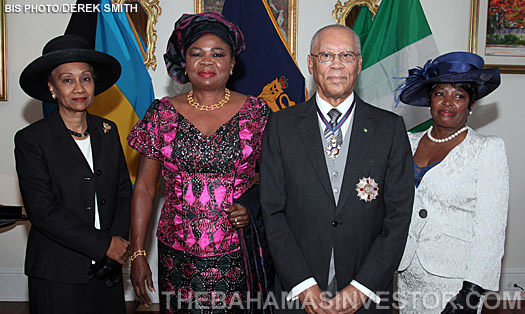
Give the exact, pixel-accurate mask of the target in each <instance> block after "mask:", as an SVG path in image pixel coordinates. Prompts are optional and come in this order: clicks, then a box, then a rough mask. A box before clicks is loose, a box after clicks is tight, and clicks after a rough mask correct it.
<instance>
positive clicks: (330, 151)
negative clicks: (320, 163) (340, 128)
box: [326, 135, 341, 160]
mask: <svg viewBox="0 0 525 314" xmlns="http://www.w3.org/2000/svg"><path fill="white" fill-rule="evenodd" d="M340 149H341V145H338V144H337V138H336V137H335V135H334V136H333V137H332V139H331V140H330V144H328V146H327V147H326V154H327V155H328V158H330V159H332V160H335V159H336V158H337V155H338V154H339V150H340Z"/></svg>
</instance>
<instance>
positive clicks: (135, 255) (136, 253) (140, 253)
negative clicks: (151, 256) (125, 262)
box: [129, 250, 146, 264]
mask: <svg viewBox="0 0 525 314" xmlns="http://www.w3.org/2000/svg"><path fill="white" fill-rule="evenodd" d="M141 255H144V257H146V250H138V251H135V253H133V255H131V256H130V257H129V263H130V264H131V263H132V262H133V261H134V260H135V259H136V258H137V257H139V256H141Z"/></svg>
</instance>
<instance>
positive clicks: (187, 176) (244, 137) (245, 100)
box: [128, 12, 271, 313]
mask: <svg viewBox="0 0 525 314" xmlns="http://www.w3.org/2000/svg"><path fill="white" fill-rule="evenodd" d="M243 49H244V38H243V35H242V33H241V31H240V30H239V29H238V28H237V26H236V25H234V24H233V23H231V22H230V21H227V20H225V19H224V17H223V16H222V15H220V14H217V13H214V12H203V13H201V14H184V15H183V16H182V17H181V18H180V19H179V20H178V21H177V22H176V23H175V29H174V31H173V34H172V35H171V37H170V40H169V43H168V49H167V52H166V54H165V55H164V59H165V61H166V65H167V69H168V74H169V75H170V76H171V77H172V78H173V79H175V80H177V81H178V82H180V83H183V84H184V83H187V82H191V84H192V90H191V91H190V92H189V93H185V94H182V95H178V96H175V97H164V98H162V99H160V100H155V101H154V102H153V104H152V105H151V106H150V107H149V109H148V111H147V112H146V114H145V116H144V118H143V119H142V120H141V121H139V122H138V123H137V124H136V125H135V127H134V129H133V130H132V131H131V133H130V134H129V136H128V143H129V145H130V146H131V147H132V148H134V149H135V150H137V151H139V152H140V153H141V157H140V163H139V170H138V176H137V181H136V184H135V188H134V191H133V199H132V206H131V239H130V240H131V248H132V249H131V252H133V255H131V257H130V261H131V281H132V283H133V286H134V288H135V292H136V293H137V296H138V297H139V299H140V301H141V302H143V303H146V304H149V303H150V302H151V301H150V298H149V296H148V294H147V291H146V288H149V290H150V291H152V292H153V284H152V279H151V270H150V268H149V265H148V262H147V260H146V256H145V255H146V251H145V248H144V245H145V238H146V234H147V229H148V225H149V222H150V219H151V215H152V210H153V201H154V197H155V193H156V186H157V180H158V177H159V174H160V171H161V170H162V176H163V177H164V179H165V181H166V200H165V202H164V205H163V208H162V212H161V215H160V220H159V223H158V228H157V238H158V240H159V241H158V250H159V290H160V291H159V295H160V299H161V300H160V306H161V312H162V313H164V312H166V313H171V312H172V311H173V312H176V311H177V310H182V311H185V312H186V311H188V312H192V313H193V312H195V313H201V312H202V311H206V309H207V310H208V312H209V311H211V309H212V308H214V309H215V311H214V313H215V312H218V313H220V312H227V313H232V312H235V311H239V312H245V310H246V295H247V290H248V288H251V289H253V290H252V292H253V291H256V290H260V289H262V288H261V287H263V286H264V284H261V285H258V284H250V285H249V287H248V284H247V282H250V281H251V279H253V278H254V277H255V276H256V275H255V274H250V271H249V270H248V269H246V267H245V266H247V265H249V261H248V260H247V256H246V255H245V254H243V253H244V252H246V250H243V249H245V248H244V246H243V245H241V243H245V242H243V241H244V240H246V238H248V237H247V235H246V233H245V232H252V233H251V234H252V235H256V234H254V233H255V232H257V229H256V228H255V227H254V225H253V224H254V223H255V220H256V218H257V214H256V213H254V214H253V215H252V214H250V215H249V214H248V211H247V209H246V207H249V206H246V207H245V206H241V205H240V204H234V205H232V204H233V202H234V200H236V199H238V198H239V197H240V196H241V195H243V194H245V192H246V191H248V190H249V189H250V188H251V187H252V186H253V178H254V175H255V164H256V161H257V160H258V158H259V153H260V144H261V138H262V134H263V130H264V127H265V125H266V121H267V118H268V115H269V108H268V106H267V104H266V103H265V101H264V100H262V99H257V98H255V97H253V96H247V95H242V94H239V93H236V92H234V91H230V90H228V89H227V88H226V83H227V82H228V79H229V77H230V75H231V74H232V71H233V68H234V66H235V55H237V54H239V53H240V52H241V51H242V50H243ZM250 191H253V190H250ZM255 198H256V199H257V202H258V193H257V195H256V196H255ZM236 202H238V201H237V200H236ZM243 205H245V204H243ZM257 209H258V207H257ZM254 217H255V218H254ZM258 217H259V220H260V214H259V215H258ZM260 226H262V222H261V224H260V225H259V227H260ZM258 231H261V228H259V229H258ZM243 232H244V233H243ZM243 235H244V236H243ZM257 235H260V233H257ZM241 247H242V248H241ZM257 252H261V254H262V253H263V252H264V251H263V250H260V251H257ZM265 254H267V253H266V252H264V254H262V255H265ZM259 257H260V258H262V257H263V256H259ZM263 266H264V265H260V267H259V268H258V269H259V270H260V269H262V268H264V267H263ZM254 271H255V269H254ZM269 278H271V276H269ZM146 284H147V286H146ZM255 296H256V295H254V294H252V298H255ZM167 303H169V304H167ZM166 308H167V309H166ZM170 309H171V311H170ZM252 309H253V305H252ZM205 313H207V312H205Z"/></svg>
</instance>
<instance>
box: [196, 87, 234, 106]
mask: <svg viewBox="0 0 525 314" xmlns="http://www.w3.org/2000/svg"><path fill="white" fill-rule="evenodd" d="M229 100H230V90H229V89H227V88H225V89H224V98H223V99H222V100H221V101H219V103H218V104H213V105H211V106H205V105H201V104H199V103H198V102H196V101H195V100H193V89H192V90H191V91H190V92H189V93H188V103H189V104H190V105H191V106H192V107H194V108H197V109H199V110H205V111H212V110H215V109H219V108H220V107H222V106H224V105H226V103H227V102H228V101H229Z"/></svg>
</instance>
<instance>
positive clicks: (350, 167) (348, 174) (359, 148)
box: [335, 94, 376, 216]
mask: <svg viewBox="0 0 525 314" xmlns="http://www.w3.org/2000/svg"><path fill="white" fill-rule="evenodd" d="M354 95H355V97H356V103H355V108H354V110H355V112H354V122H353V125H352V134H351V135H350V147H349V148H348V156H347V158H346V165H345V174H344V178H343V185H342V187H341V196H340V197H339V202H338V203H337V208H336V213H335V215H336V216H337V215H338V214H339V213H340V212H341V210H342V209H343V208H344V206H345V203H346V202H347V201H348V199H349V198H350V196H351V195H354V193H356V191H355V187H356V184H357V183H358V180H359V179H360V178H358V173H359V172H358V167H359V166H361V165H363V162H364V159H365V158H366V156H367V150H368V147H367V145H366V143H368V142H369V141H370V140H371V139H372V138H373V136H374V132H375V129H376V120H375V118H374V117H373V115H372V114H371V112H370V110H369V107H368V106H369V105H368V104H366V103H365V102H363V101H362V100H361V98H359V97H358V96H357V94H354ZM365 129H366V132H365Z"/></svg>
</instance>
